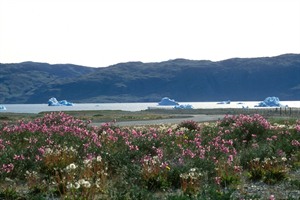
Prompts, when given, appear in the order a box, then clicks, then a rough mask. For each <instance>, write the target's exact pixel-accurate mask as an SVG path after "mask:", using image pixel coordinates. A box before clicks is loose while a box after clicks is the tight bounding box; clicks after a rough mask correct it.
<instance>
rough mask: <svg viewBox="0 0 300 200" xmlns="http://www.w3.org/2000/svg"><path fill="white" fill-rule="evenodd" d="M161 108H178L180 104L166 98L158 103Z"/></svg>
mask: <svg viewBox="0 0 300 200" xmlns="http://www.w3.org/2000/svg"><path fill="white" fill-rule="evenodd" d="M158 105H160V106H176V105H179V103H178V102H176V101H175V100H174V99H169V98H168V97H164V98H162V99H161V101H160V102H159V103H158Z"/></svg>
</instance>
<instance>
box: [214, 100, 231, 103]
mask: <svg viewBox="0 0 300 200" xmlns="http://www.w3.org/2000/svg"><path fill="white" fill-rule="evenodd" d="M217 104H230V100H228V101H222V102H219V103H217Z"/></svg>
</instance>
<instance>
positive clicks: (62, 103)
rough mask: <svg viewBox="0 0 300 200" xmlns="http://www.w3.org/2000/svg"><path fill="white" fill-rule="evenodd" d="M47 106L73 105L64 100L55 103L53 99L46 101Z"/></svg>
mask: <svg viewBox="0 0 300 200" xmlns="http://www.w3.org/2000/svg"><path fill="white" fill-rule="evenodd" d="M48 106H73V103H71V102H68V101H66V100H61V101H57V99H56V98H55V97H52V98H50V99H49V100H48Z"/></svg>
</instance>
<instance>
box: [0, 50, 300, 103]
mask: <svg viewBox="0 0 300 200" xmlns="http://www.w3.org/2000/svg"><path fill="white" fill-rule="evenodd" d="M0 69H1V74H0V103H46V102H47V101H48V99H49V98H51V97H56V98H57V99H59V100H62V99H67V100H68V101H71V102H75V103H95V102H97V103H101V102H157V101H159V100H160V99H161V98H162V97H165V96H168V97H170V98H173V99H176V100H177V101H181V102H184V101H186V102H192V101H222V100H232V101H235V100H236V101H243V100H244V101H246V100H247V101H259V100H263V99H264V98H266V97H268V96H277V97H279V98H280V100H300V78H299V77H300V54H283V55H279V56H274V57H257V58H230V59H226V60H222V61H210V60H188V59H183V58H178V59H173V60H168V61H163V62H151V63H143V62H126V63H118V64H115V65H110V66H108V67H99V68H92V67H87V66H80V65H73V64H48V63H37V62H31V61H29V62H22V63H6V64H3V63H0Z"/></svg>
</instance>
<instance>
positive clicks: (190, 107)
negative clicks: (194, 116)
mask: <svg viewBox="0 0 300 200" xmlns="http://www.w3.org/2000/svg"><path fill="white" fill-rule="evenodd" d="M174 109H193V106H192V105H190V104H182V105H176V106H174Z"/></svg>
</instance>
